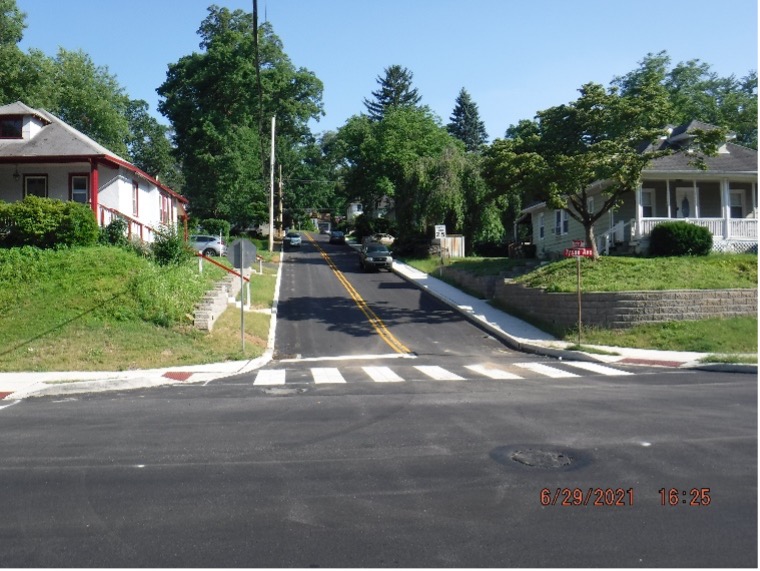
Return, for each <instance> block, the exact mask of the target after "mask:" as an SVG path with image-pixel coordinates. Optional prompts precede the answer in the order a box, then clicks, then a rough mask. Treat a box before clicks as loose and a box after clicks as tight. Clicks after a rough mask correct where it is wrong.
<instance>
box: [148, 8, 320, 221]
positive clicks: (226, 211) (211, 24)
mask: <svg viewBox="0 0 760 571" xmlns="http://www.w3.org/2000/svg"><path fill="white" fill-rule="evenodd" d="M208 10H209V15H208V17H207V18H206V19H205V20H204V21H203V22H202V24H201V27H200V29H199V34H200V36H201V40H202V41H201V48H202V49H203V51H202V52H201V53H193V54H191V55H187V56H184V57H182V58H180V60H179V61H177V62H176V63H174V64H171V65H170V66H169V71H168V73H167V78H166V81H165V82H164V83H163V84H162V85H161V86H160V87H159V88H158V93H159V95H161V97H163V98H164V100H163V101H162V102H161V104H160V105H159V111H161V113H163V114H164V115H165V116H166V117H167V118H168V119H169V120H170V121H171V123H172V126H173V128H174V141H175V143H176V144H177V150H176V156H177V158H178V159H179V160H180V162H181V163H182V168H183V174H184V178H185V186H184V189H183V193H184V195H185V196H187V197H188V198H189V199H190V203H191V205H192V209H193V214H194V215H195V216H197V217H198V218H222V219H225V220H228V221H229V222H231V223H232V225H233V226H236V227H238V228H245V227H248V226H250V225H251V224H253V223H256V222H258V221H260V220H263V219H266V217H267V213H268V194H269V192H268V178H269V177H268V173H267V172H266V170H265V165H267V164H268V162H269V160H268V156H267V154H268V149H269V140H270V119H271V117H272V116H275V115H276V118H277V119H276V132H277V136H276V144H277V149H276V156H277V159H278V163H280V164H281V165H282V167H283V171H284V172H285V173H286V174H288V175H289V174H290V172H289V171H290V170H291V169H293V170H294V169H295V168H296V166H297V165H299V164H301V163H302V160H301V159H302V155H301V149H302V148H304V146H305V145H308V144H309V143H311V140H312V138H311V134H310V132H309V129H308V121H309V120H310V119H313V118H317V117H319V115H321V114H322V103H321V97H322V83H321V82H320V81H319V80H318V79H317V78H316V77H315V76H314V74H313V73H311V72H309V71H308V70H305V69H303V68H296V67H295V66H294V65H293V64H292V62H291V61H290V59H289V58H288V57H287V55H286V54H285V53H284V51H283V45H282V42H281V41H280V39H279V38H278V37H277V36H276V35H275V34H274V33H273V30H272V26H271V24H269V23H265V24H263V25H261V26H260V27H259V30H258V38H259V53H260V61H261V65H260V67H261V74H260V76H261V86H262V92H261V97H259V91H258V90H257V89H252V86H254V85H256V84H257V82H256V81H255V79H256V69H255V66H254V62H253V58H252V57H251V54H252V53H253V34H252V33H251V28H252V15H251V14H249V13H245V12H243V11H242V10H235V11H230V10H229V9H227V8H220V7H218V6H211V7H210V8H209V9H208Z"/></svg>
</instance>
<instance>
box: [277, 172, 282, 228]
mask: <svg viewBox="0 0 760 571" xmlns="http://www.w3.org/2000/svg"><path fill="white" fill-rule="evenodd" d="M278 168H279V170H280V181H279V190H280V225H279V236H280V238H282V235H283V234H282V231H283V227H282V220H283V216H282V165H278Z"/></svg>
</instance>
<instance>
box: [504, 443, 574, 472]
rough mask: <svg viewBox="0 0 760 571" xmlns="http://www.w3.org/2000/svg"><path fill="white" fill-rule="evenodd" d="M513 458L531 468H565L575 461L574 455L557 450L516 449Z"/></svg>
mask: <svg viewBox="0 0 760 571" xmlns="http://www.w3.org/2000/svg"><path fill="white" fill-rule="evenodd" d="M510 457H511V459H512V460H514V461H515V462H519V463H520V464H524V465H526V466H530V467H531V468H564V467H566V466H569V465H570V464H572V463H573V458H572V456H570V455H568V454H565V453H564V452H558V451H556V450H534V449H532V448H528V449H526V450H515V451H514V452H513V453H512V454H511V456H510Z"/></svg>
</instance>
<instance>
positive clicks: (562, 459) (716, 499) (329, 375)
mask: <svg viewBox="0 0 760 571" xmlns="http://www.w3.org/2000/svg"><path fill="white" fill-rule="evenodd" d="M325 242H326V241H325V239H324V238H323V237H322V238H320V239H319V242H318V243H317V244H314V243H312V242H309V241H305V242H304V245H303V247H302V250H301V251H296V252H292V253H291V252H288V254H287V255H286V258H285V259H286V262H285V271H284V272H283V280H282V292H281V301H280V307H279V311H278V313H279V319H278V325H277V341H276V344H275V359H274V360H273V361H272V362H271V363H269V364H268V365H266V366H265V367H263V368H261V369H260V370H257V371H253V372H250V373H245V374H239V375H236V376H229V377H226V378H224V379H218V380H214V381H210V382H195V383H188V384H182V383H176V384H170V385H165V386H159V387H156V388H143V389H134V390H122V391H112V392H104V393H91V394H76V395H58V396H47V397H38V398H27V399H25V400H15V401H13V400H11V401H9V400H3V401H0V434H2V435H3V436H2V438H1V439H0V485H1V486H2V490H3V495H2V499H1V500H0V506H2V512H1V513H2V514H3V516H2V518H0V540H1V541H2V545H3V548H2V549H0V566H3V567H51V566H53V567H69V566H72V567H94V566H98V567H142V566H150V567H198V566H201V567H391V566H393V567H398V566H401V567H587V566H591V567H706V566H707V567H738V566H746V567H756V566H757V564H758V561H757V531H758V530H757V430H758V427H757V418H758V417H757V376H756V375H750V374H728V373H720V372H705V371H698V370H689V369H676V368H658V367H634V366H630V365H624V364H618V363H615V364H612V365H602V364H599V363H590V362H583V361H574V360H567V359H565V360H562V361H559V360H557V359H552V358H548V357H540V356H537V355H529V354H525V353H520V352H516V351H513V350H511V349H508V348H507V347H506V346H504V345H503V344H501V343H500V342H498V341H497V340H496V339H494V338H493V337H491V336H490V335H488V334H487V333H485V332H484V331H483V330H481V329H479V328H477V327H475V326H473V325H471V324H470V323H469V322H467V321H465V320H464V319H463V318H462V317H461V316H460V315H459V314H457V313H454V312H453V311H452V310H450V309H449V308H447V307H446V306H443V305H441V304H439V303H438V302H437V301H435V300H433V299H432V298H431V297H429V296H427V295H426V294H422V293H421V292H420V291H419V290H418V289H416V288H413V287H411V286H410V285H409V284H407V283H406V282H404V281H402V280H401V278H399V277H397V276H395V275H393V274H389V273H380V274H377V273H368V274H365V273H361V272H359V271H358V259H357V257H356V254H355V253H353V252H351V250H350V249H348V248H344V247H340V246H330V245H329V244H326V243H325Z"/></svg>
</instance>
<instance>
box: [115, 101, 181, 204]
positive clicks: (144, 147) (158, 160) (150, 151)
mask: <svg viewBox="0 0 760 571" xmlns="http://www.w3.org/2000/svg"><path fill="white" fill-rule="evenodd" d="M127 121H128V124H129V135H128V137H127V149H128V151H129V156H130V160H131V162H132V163H133V164H134V165H135V166H137V167H138V168H140V169H142V170H144V171H145V172H146V173H148V174H149V175H151V176H153V177H156V178H159V179H160V180H161V181H162V182H165V183H167V184H168V182H167V179H173V181H174V182H175V183H176V182H177V181H176V178H173V177H174V171H175V168H176V164H175V161H174V157H173V156H172V145H171V142H170V141H169V138H168V132H169V128H168V127H166V126H164V125H161V124H160V123H159V122H158V121H157V120H156V118H155V117H153V116H152V115H150V114H149V113H148V104H147V103H146V102H145V101H143V100H142V99H137V100H132V101H130V102H129V104H128V105H127ZM169 186H171V187H172V188H173V189H174V190H176V191H178V192H179V190H180V187H179V186H176V185H169Z"/></svg>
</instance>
